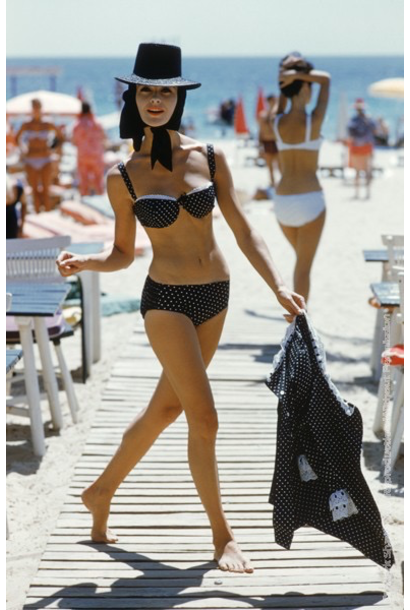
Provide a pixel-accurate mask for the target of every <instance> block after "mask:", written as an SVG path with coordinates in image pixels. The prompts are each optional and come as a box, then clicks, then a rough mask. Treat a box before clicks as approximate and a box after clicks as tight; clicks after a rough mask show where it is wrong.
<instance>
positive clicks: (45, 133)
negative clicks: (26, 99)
mask: <svg viewBox="0 0 410 610" xmlns="http://www.w3.org/2000/svg"><path fill="white" fill-rule="evenodd" d="M31 106H32V113H33V116H32V119H31V120H30V121H28V122H27V123H23V124H22V126H21V127H20V129H19V131H18V132H17V135H16V142H17V144H18V145H19V146H20V147H22V149H23V154H24V163H25V170H26V175H27V181H28V183H29V185H30V187H31V189H32V197H33V204H34V209H35V211H36V212H37V213H39V212H41V209H42V208H43V207H44V210H45V211H46V212H48V211H49V210H51V207H52V206H51V200H50V195H49V188H50V184H51V181H52V175H53V157H52V148H51V144H52V143H53V141H54V140H55V139H56V138H57V140H62V139H63V135H62V132H61V130H60V129H59V128H58V127H57V126H56V125H54V123H50V122H48V121H44V119H43V116H42V108H41V102H40V100H38V99H33V100H31ZM22 144H23V146H21V145H22Z"/></svg>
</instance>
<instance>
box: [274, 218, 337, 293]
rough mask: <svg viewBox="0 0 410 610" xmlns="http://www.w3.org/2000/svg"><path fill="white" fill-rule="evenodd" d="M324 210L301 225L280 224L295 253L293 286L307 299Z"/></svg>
mask: <svg viewBox="0 0 410 610" xmlns="http://www.w3.org/2000/svg"><path fill="white" fill-rule="evenodd" d="M325 218H326V210H323V212H322V213H321V214H320V215H319V216H318V217H317V218H315V220H312V222H308V223H307V224H305V225H303V226H301V227H287V226H284V225H280V227H281V229H282V231H283V233H284V235H285V236H286V238H287V239H288V241H289V243H290V244H291V245H292V247H293V249H294V250H295V253H296V265H295V270H294V274H293V284H294V286H293V288H294V290H295V292H297V293H298V294H301V295H302V296H303V297H304V298H305V301H306V302H307V301H308V298H309V292H310V272H311V269H312V265H313V259H314V258H315V254H316V251H317V247H318V245H319V241H320V237H321V235H322V231H323V227H324V224H325Z"/></svg>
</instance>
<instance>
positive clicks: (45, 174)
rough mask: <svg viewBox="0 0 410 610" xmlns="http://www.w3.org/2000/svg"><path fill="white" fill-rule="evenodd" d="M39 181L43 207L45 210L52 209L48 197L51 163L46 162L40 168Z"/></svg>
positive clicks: (51, 174)
mask: <svg viewBox="0 0 410 610" xmlns="http://www.w3.org/2000/svg"><path fill="white" fill-rule="evenodd" d="M40 174H41V182H42V185H43V203H44V209H45V211H46V212H50V211H51V210H52V204H51V199H50V185H51V179H52V176H53V164H52V163H51V162H50V163H47V165H45V166H44V167H43V168H42V169H41V170H40Z"/></svg>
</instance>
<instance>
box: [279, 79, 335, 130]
mask: <svg viewBox="0 0 410 610" xmlns="http://www.w3.org/2000/svg"><path fill="white" fill-rule="evenodd" d="M295 80H301V81H304V82H305V83H317V84H318V85H320V91H319V95H318V98H317V103H316V108H315V109H314V111H313V113H312V114H313V116H314V117H315V118H316V119H319V120H321V121H323V119H324V116H325V113H326V109H327V105H328V102H329V91H330V74H329V73H328V72H322V71H321V70H311V71H310V72H308V73H305V72H298V71H297V70H282V71H281V72H280V73H279V85H280V87H281V88H283V87H286V86H287V85H290V84H291V83H293V81H295Z"/></svg>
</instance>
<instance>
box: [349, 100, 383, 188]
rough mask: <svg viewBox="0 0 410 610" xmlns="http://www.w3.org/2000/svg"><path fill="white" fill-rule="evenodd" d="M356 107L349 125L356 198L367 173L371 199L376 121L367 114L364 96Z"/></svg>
mask: <svg viewBox="0 0 410 610" xmlns="http://www.w3.org/2000/svg"><path fill="white" fill-rule="evenodd" d="M354 108H355V110H356V115H355V116H354V117H352V118H351V119H350V121H349V123H348V125H347V131H348V134H349V140H348V145H349V167H352V168H353V169H354V170H355V172H356V176H355V183H354V184H355V195H354V198H355V199H359V190H360V174H361V173H364V175H365V187H366V199H370V184H371V181H372V174H373V167H372V165H373V149H374V143H375V139H374V133H375V130H376V124H375V122H374V121H373V120H372V119H371V118H370V117H369V116H367V114H366V104H365V101H364V100H363V99H362V98H358V99H357V100H356V102H355V105H354Z"/></svg>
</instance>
